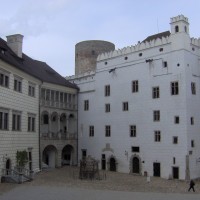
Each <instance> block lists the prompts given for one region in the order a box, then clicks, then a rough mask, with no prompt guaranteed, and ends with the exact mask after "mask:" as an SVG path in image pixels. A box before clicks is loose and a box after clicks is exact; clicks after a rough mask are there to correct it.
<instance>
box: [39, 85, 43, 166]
mask: <svg viewBox="0 0 200 200" xmlns="http://www.w3.org/2000/svg"><path fill="white" fill-rule="evenodd" d="M42 83H43V82H42ZM41 85H42V84H40V85H39V94H38V97H39V108H38V112H39V117H38V119H39V123H38V126H39V127H38V130H39V138H38V142H39V168H40V170H41V169H42V163H41V153H40V150H41V148H40V140H41V138H40V136H41V133H40V101H41V99H40V96H41V95H40V92H41Z"/></svg>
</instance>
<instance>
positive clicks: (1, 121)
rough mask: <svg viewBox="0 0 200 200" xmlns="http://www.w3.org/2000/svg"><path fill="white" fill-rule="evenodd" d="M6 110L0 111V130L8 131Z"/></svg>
mask: <svg viewBox="0 0 200 200" xmlns="http://www.w3.org/2000/svg"><path fill="white" fill-rule="evenodd" d="M8 112H9V111H8V110H6V109H0V130H8Z"/></svg>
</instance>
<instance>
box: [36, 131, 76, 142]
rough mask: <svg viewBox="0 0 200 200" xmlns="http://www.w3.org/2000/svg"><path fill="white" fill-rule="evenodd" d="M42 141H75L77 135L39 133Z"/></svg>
mask: <svg viewBox="0 0 200 200" xmlns="http://www.w3.org/2000/svg"><path fill="white" fill-rule="evenodd" d="M40 137H41V139H42V140H76V139H77V133H69V132H68V133H62V132H57V133H54V132H48V133H41V136H40Z"/></svg>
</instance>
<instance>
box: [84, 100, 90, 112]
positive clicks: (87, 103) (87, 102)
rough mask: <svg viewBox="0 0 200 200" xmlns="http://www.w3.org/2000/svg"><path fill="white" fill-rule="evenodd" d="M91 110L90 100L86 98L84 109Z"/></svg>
mask: <svg viewBox="0 0 200 200" xmlns="http://www.w3.org/2000/svg"><path fill="white" fill-rule="evenodd" d="M88 110H89V100H88V99H87V100H84V111H88Z"/></svg>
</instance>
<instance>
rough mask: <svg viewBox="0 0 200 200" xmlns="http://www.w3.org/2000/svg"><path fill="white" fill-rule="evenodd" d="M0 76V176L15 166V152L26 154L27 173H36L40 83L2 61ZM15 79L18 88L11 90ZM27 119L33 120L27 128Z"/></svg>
mask: <svg viewBox="0 0 200 200" xmlns="http://www.w3.org/2000/svg"><path fill="white" fill-rule="evenodd" d="M3 75H4V76H3ZM0 76H1V86H0V137H1V140H0V147H1V151H0V169H1V170H0V177H1V175H2V169H13V168H14V167H15V166H16V165H17V163H16V153H17V151H24V150H25V151H27V152H30V153H29V162H30V165H29V163H27V166H26V167H27V169H29V170H33V171H35V170H38V169H39V120H38V119H39V84H40V81H39V80H38V79H36V78H34V77H32V76H30V75H28V74H26V73H23V72H22V71H21V70H18V69H17V68H15V67H13V66H11V65H9V64H8V63H5V62H4V61H2V60H0ZM5 76H7V77H8V79H7V81H8V85H5V82H4V81H5ZM15 80H19V81H20V82H21V89H19V88H20V86H19V85H18V86H19V87H17V88H15V86H14V85H15ZM2 81H3V82H4V84H2V83H3V82H2ZM29 86H32V87H34V95H33V96H31V95H30V94H29ZM19 90H20V91H19ZM6 113H7V116H8V117H6ZM29 117H31V119H34V122H33V123H34V124H33V123H32V124H33V126H32V125H31V127H28V118H29ZM14 118H15V119H14ZM6 124H7V125H6ZM30 154H31V155H30Z"/></svg>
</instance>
